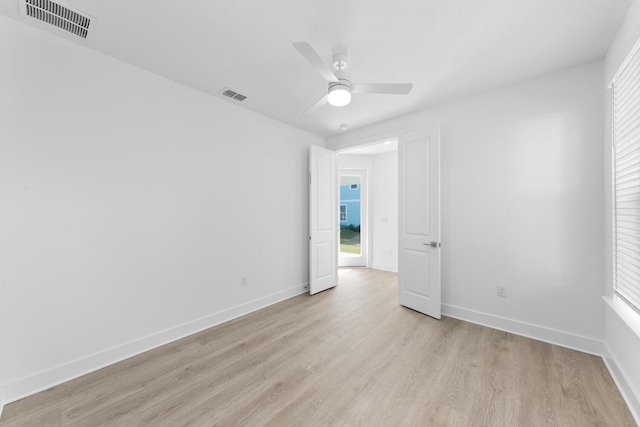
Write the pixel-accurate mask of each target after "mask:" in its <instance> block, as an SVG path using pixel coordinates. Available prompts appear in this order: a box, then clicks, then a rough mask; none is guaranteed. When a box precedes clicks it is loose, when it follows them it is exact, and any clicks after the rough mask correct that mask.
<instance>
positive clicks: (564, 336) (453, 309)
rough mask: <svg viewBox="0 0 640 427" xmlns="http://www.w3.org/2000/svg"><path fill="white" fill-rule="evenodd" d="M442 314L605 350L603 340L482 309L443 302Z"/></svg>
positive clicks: (593, 351)
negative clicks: (477, 309)
mask: <svg viewBox="0 0 640 427" xmlns="http://www.w3.org/2000/svg"><path fill="white" fill-rule="evenodd" d="M442 314H444V315H446V316H449V317H454V318H456V319H460V320H464V321H467V322H471V323H476V324H478V325H483V326H488V327H490V328H493V329H498V330H500V331H505V332H511V333H513V334H516V335H522V336H524V337H527V338H533V339H536V340H538V341H544V342H547V343H550V344H556V345H559V346H562V347H566V348H570V349H572V350H578V351H582V352H584V353H589V354H593V355H596V356H602V352H603V346H602V341H601V340H598V339H595V338H589V337H584V336H581V335H576V334H572V333H570V332H565V331H560V330H557V329H551V328H546V327H544V326H539V325H534V324H531V323H526V322H521V321H518V320H514V319H508V318H506V317H500V316H495V315H493V314H488V313H482V312H480V311H475V310H469V309H467V308H462V307H458V306H455V305H449V304H442Z"/></svg>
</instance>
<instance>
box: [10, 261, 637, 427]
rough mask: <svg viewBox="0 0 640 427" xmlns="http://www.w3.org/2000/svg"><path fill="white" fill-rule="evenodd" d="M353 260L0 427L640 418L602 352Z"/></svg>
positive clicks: (22, 411)
mask: <svg viewBox="0 0 640 427" xmlns="http://www.w3.org/2000/svg"><path fill="white" fill-rule="evenodd" d="M396 277H397V276H396V275H395V274H393V273H387V272H383V271H376V270H367V269H350V270H343V271H341V274H340V280H341V284H340V285H339V286H338V287H337V288H336V289H332V290H329V291H326V292H323V293H321V294H318V295H315V296H313V297H309V296H307V295H301V296H298V297H295V298H292V299H289V300H287V301H284V302H282V303H280V304H276V305H274V306H271V307H268V308H266V309H263V310H261V311H259V312H256V313H253V314H250V315H248V316H245V317H242V318H240V319H237V320H234V321H232V322H228V323H226V324H224V325H221V326H218V327H215V328H212V329H209V330H207V331H204V332H202V333H199V334H196V335H193V336H191V337H188V338H185V339H182V340H180V341H178V342H175V343H172V344H169V345H166V346H163V347H161V348H158V349H156V350H153V351H149V352H147V353H144V354H142V355H140V356H137V357H133V358H131V359H128V360H125V361H123V362H120V363H117V364H115V365H112V366H110V367H107V368H105V369H102V370H100V371H97V372H95V373H92V374H89V375H86V376H83V377H81V378H78V379H76V380H73V381H70V382H68V383H65V384H62V385H60V386H57V387H54V388H52V389H50V390H47V391H44V392H41V393H38V394H36V395H34V396H31V397H28V398H26V399H23V400H21V401H18V402H15V403H12V404H10V405H7V406H6V407H5V410H4V414H3V416H2V419H1V420H0V426H38V427H42V426H91V427H93V426H136V425H149V426H183V425H189V426H214V425H215V426H218V425H224V426H490V425H496V426H546V425H555V426H581V427H582V426H591V425H594V426H595V425H598V426H634V425H636V424H635V423H634V421H633V418H632V416H631V414H630V413H629V410H628V409H627V407H626V406H625V403H624V401H623V400H622V397H621V396H620V393H619V392H618V390H617V388H616V386H615V385H614V383H613V381H612V379H611V377H610V376H609V373H608V372H607V369H606V368H605V366H604V364H603V362H602V359H600V358H599V357H596V356H591V355H588V354H584V353H580V352H577V351H572V350H567V349H564V348H561V347H557V346H554V345H550V344H545V343H542V342H539V341H534V340H531V339H528V338H523V337H519V336H516V335H512V334H509V333H505V332H500V331H496V330H493V329H489V328H485V327H482V326H477V325H473V324H470V323H466V322H462V321H459V320H455V319H452V318H443V320H440V321H438V320H434V319H432V318H429V317H426V316H423V315H421V314H418V313H416V312H414V311H411V310H408V309H405V308H403V307H400V306H398V305H397V302H396V292H397V282H396V280H397V278H396Z"/></svg>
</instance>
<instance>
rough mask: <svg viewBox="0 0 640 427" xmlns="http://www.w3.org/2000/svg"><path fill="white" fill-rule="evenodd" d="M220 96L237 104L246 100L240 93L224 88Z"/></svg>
mask: <svg viewBox="0 0 640 427" xmlns="http://www.w3.org/2000/svg"><path fill="white" fill-rule="evenodd" d="M220 93H221V94H223V95H224V96H226V97H229V98H231V99H235V100H236V101H238V102H242V101H244V100H245V99H247V97H246V96H244V95H242V94H241V93H238V92H236V91H235V90H232V89H229V88H228V87H225V88H224V89H223V90H222V92H220Z"/></svg>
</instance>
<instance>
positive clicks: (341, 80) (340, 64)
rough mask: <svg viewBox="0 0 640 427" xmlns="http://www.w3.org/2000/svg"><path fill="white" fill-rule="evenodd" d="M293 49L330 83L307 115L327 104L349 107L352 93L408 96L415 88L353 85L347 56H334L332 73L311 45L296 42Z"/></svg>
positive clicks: (307, 111) (392, 85)
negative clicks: (348, 72) (326, 90)
mask: <svg viewBox="0 0 640 427" xmlns="http://www.w3.org/2000/svg"><path fill="white" fill-rule="evenodd" d="M293 47H294V48H295V49H296V50H297V51H298V52H300V54H301V55H302V56H304V57H305V59H306V60H307V61H309V63H310V64H311V65H313V66H314V67H315V68H316V69H317V70H318V71H319V72H320V74H321V75H322V77H324V78H325V80H327V81H328V82H329V90H328V92H327V94H326V95H325V96H323V97H322V98H320V99H319V100H318V101H317V102H315V103H314V104H313V105H312V106H311V107H309V108H308V109H307V110H306V111H305V113H307V114H310V113H313V112H315V111H317V110H318V109H320V107H322V106H324V105H325V104H327V103H329V104H330V105H333V106H335V107H342V106H343V105H347V104H349V103H350V102H351V94H352V93H378V94H392V95H406V94H408V93H409V92H411V88H413V84H411V83H351V81H350V80H349V78H348V76H347V74H346V72H345V70H346V68H347V65H348V62H347V61H348V58H347V54H345V53H340V54H337V55H334V56H333V70H334V71H332V70H331V68H329V66H327V64H325V63H324V61H323V60H322V59H321V58H320V55H318V53H317V52H316V51H315V50H313V48H312V47H311V45H310V44H309V43H307V42H296V43H294V44H293Z"/></svg>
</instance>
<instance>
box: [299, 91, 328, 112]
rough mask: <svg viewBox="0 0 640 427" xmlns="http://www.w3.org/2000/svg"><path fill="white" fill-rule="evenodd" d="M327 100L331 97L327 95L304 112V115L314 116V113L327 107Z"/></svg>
mask: <svg viewBox="0 0 640 427" xmlns="http://www.w3.org/2000/svg"><path fill="white" fill-rule="evenodd" d="M327 98H329V95H325V96H323V97H322V98H320V99H318V100H317V101H316V102H315V103H314V104H313V105H312V106H311V107H309V108H307V109H306V110H304V113H305V114H313V113H315V112H316V111H318V110H319V109H320V108H322V107H324V106H325V104H326V103H327Z"/></svg>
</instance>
